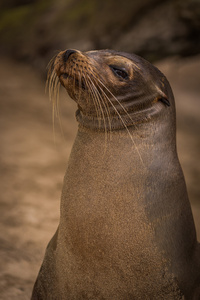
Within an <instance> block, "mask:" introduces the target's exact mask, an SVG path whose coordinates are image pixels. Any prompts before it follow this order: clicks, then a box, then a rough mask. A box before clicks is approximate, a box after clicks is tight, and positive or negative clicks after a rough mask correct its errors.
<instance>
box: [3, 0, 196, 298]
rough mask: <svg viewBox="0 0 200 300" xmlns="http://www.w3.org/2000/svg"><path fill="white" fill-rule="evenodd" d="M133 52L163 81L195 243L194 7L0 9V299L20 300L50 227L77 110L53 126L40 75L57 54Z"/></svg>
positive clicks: (98, 2)
mask: <svg viewBox="0 0 200 300" xmlns="http://www.w3.org/2000/svg"><path fill="white" fill-rule="evenodd" d="M67 48H75V49H79V50H92V49H105V48H111V49H115V50H121V51H125V52H134V53H136V54H139V55H141V56H143V57H144V58H146V59H147V60H149V61H151V62H152V63H153V64H155V65H156V66H158V68H159V69H160V70H161V71H162V72H163V73H164V74H165V75H166V76H167V78H168V80H169V81H170V83H171V86H172V89H173V91H174V94H175V99H176V107H177V146H178V153H179V158H180V161H181V164H182V167H183V171H184V174H185V179H186V184H187V187H188V194H189V198H190V201H191V204H192V210H193V214H194V219H195V223H196V227H197V234H198V239H199V240H200V163H199V159H200V99H199V98H200V0H184V1H182V0H160V1H159V0H135V1H132V0H130V1H129V0H123V1H119V0H107V1H102V0H65V1H64V0H1V2H0V114H1V118H0V130H1V148H0V153H1V156H0V159H1V160H0V167H1V181H0V184H1V199H0V222H1V223H0V225H1V230H0V265H1V269H0V299H3V300H5V299H6V300H7V299H18V300H22V299H29V298H30V294H31V290H32V286H33V283H34V281H35V278H36V275H37V273H38V270H39V267H40V265H41V262H42V259H43V255H44V251H45V247H46V245H47V243H48V241H49V239H50V238H51V237H52V235H53V234H54V232H55V230H56V227H57V225H58V222H59V203H60V194H61V189H62V180H63V176H64V173H65V169H66V165H67V160H68V157H69V154H70V150H71V146H72V143H73V140H74V137H75V135H76V130H77V124H76V121H75V117H74V114H75V110H76V105H75V104H74V103H73V101H71V100H70V99H69V97H68V96H67V94H66V93H65V91H63V90H61V97H60V118H61V121H62V130H61V128H60V125H59V120H56V121H55V128H54V130H53V125H52V108H51V103H49V100H48V95H47V94H45V79H46V66H47V64H48V61H49V60H50V59H51V58H52V57H53V56H54V55H55V54H57V53H58V52H59V51H60V50H63V49H67Z"/></svg>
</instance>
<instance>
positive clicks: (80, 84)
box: [58, 73, 87, 91]
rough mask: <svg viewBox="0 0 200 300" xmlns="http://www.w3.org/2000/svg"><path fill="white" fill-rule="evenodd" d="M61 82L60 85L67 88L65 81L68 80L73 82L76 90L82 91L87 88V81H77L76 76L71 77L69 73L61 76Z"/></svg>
mask: <svg viewBox="0 0 200 300" xmlns="http://www.w3.org/2000/svg"><path fill="white" fill-rule="evenodd" d="M58 77H59V80H60V83H61V84H62V85H63V86H64V87H65V84H64V81H66V80H68V81H72V82H73V84H74V88H76V89H81V90H84V91H85V90H86V88H87V85H86V83H85V80H84V79H81V80H80V78H79V79H77V78H75V77H74V76H72V75H69V74H68V73H63V74H60V75H59V76H58Z"/></svg>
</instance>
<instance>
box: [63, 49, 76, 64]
mask: <svg viewBox="0 0 200 300" xmlns="http://www.w3.org/2000/svg"><path fill="white" fill-rule="evenodd" d="M73 53H76V50H72V49H69V50H66V51H65V53H64V55H63V59H64V62H67V60H68V58H69V57H70V55H71V54H73Z"/></svg>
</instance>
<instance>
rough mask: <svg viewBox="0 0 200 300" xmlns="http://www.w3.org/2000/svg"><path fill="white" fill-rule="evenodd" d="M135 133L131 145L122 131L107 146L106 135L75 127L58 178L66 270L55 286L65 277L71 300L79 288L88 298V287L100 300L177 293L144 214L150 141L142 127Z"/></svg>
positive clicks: (61, 258) (60, 261)
mask: <svg viewBox="0 0 200 300" xmlns="http://www.w3.org/2000/svg"><path fill="white" fill-rule="evenodd" d="M86 135H87V138H86ZM141 136H142V134H140V135H136V136H135V138H134V143H135V145H134V143H133V141H132V140H131V139H130V137H129V136H128V134H127V132H122V133H119V132H118V133H114V134H111V136H110V137H109V144H108V143H107V142H106V139H105V133H98V134H96V133H88V132H87V131H84V130H80V131H79V132H78V135H77V138H76V141H75V143H74V146H73V149H72V153H71V156H70V160H69V164H68V168H67V172H66V175H65V179H64V185H63V193H62V198H61V218H60V226H59V239H58V247H57V253H58V265H59V272H61V270H63V271H62V272H63V273H64V274H65V276H64V280H63V281H62V277H61V278H60V285H61V286H62V284H63V286H65V285H66V282H68V284H69V287H70V288H69V290H68V291H67V293H68V294H69V295H70V293H72V291H71V290H73V289H75V290H76V292H75V291H74V297H77V298H75V299H82V298H81V297H82V296H81V293H82V291H84V293H85V295H87V299H90V296H89V294H90V292H91V291H92V292H91V293H92V294H91V295H93V296H91V299H94V298H93V297H94V291H96V293H97V295H98V294H99V295H101V297H103V298H102V299H104V297H105V299H114V298H115V297H116V299H129V297H132V296H133V295H135V296H136V299H150V298H144V292H145V293H146V294H147V295H148V297H154V295H157V294H158V291H159V294H160V295H162V294H163V295H165V297H166V295H168V294H170V295H171V294H173V293H174V295H176V296H177V293H179V292H177V287H176V282H174V279H173V278H171V277H170V275H169V274H168V273H167V270H166V262H165V258H164V255H162V253H161V252H160V250H159V249H158V247H157V244H156V238H155V231H154V229H153V227H152V224H151V221H150V220H149V218H148V215H147V210H148V201H147V199H146V197H147V193H146V188H145V184H146V183H147V178H148V176H149V174H148V172H147V169H146V168H145V164H147V163H149V161H150V160H151V159H150V157H151V154H150V148H151V146H150V145H149V142H148V143H147V140H148V138H146V136H148V131H146V130H145V135H144V137H143V138H141ZM147 158H148V159H147ZM152 180H153V179H152ZM59 241H60V242H59ZM63 241H64V243H66V245H65V246H63ZM59 245H60V247H59ZM63 249H65V251H64V252H63ZM160 273H162V274H163V278H164V280H162V279H161V277H160ZM141 276H142V277H143V280H142V281H141ZM66 277H67V280H66ZM144 281H146V284H144ZM62 282H63V283H62ZM144 286H145V288H144ZM75 287H76V288H75ZM145 290H146V291H145ZM172 290H173V291H174V292H172ZM97 295H96V296H95V297H97ZM131 295H132V296H131ZM98 297H100V296H98ZM98 297H97V299H101V297H100V298H98ZM113 297H114V298H113ZM130 299H132V298H130ZM152 299H153V298H152ZM165 299H168V298H165ZM169 299H170V298H169ZM177 299H179V298H177Z"/></svg>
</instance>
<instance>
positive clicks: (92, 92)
mask: <svg viewBox="0 0 200 300" xmlns="http://www.w3.org/2000/svg"><path fill="white" fill-rule="evenodd" d="M88 77H89V76H88V74H87V78H86V77H85V80H86V84H87V86H88V90H89V92H90V93H89V96H91V99H92V101H93V103H94V106H95V111H96V114H97V119H98V123H99V127H100V119H101V110H100V107H99V103H98V99H96V97H95V91H94V86H93V85H92V83H90V82H88V79H89V78H88Z"/></svg>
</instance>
